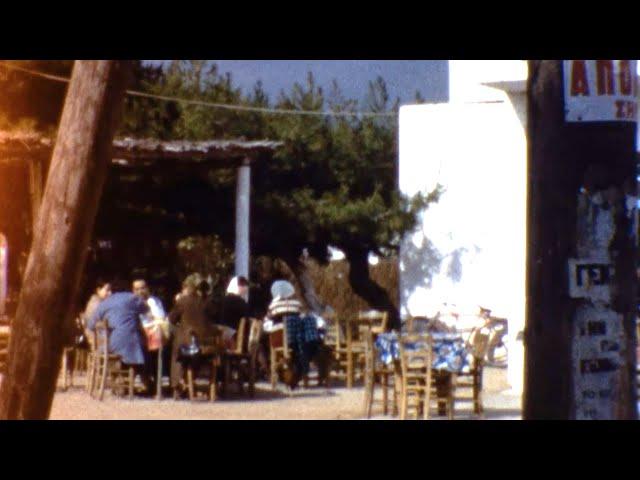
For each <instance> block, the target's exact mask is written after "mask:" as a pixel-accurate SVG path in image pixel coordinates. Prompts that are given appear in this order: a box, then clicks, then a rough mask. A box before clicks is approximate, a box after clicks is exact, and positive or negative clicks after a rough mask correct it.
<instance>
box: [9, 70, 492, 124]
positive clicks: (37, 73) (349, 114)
mask: <svg viewBox="0 0 640 480" xmlns="http://www.w3.org/2000/svg"><path fill="white" fill-rule="evenodd" d="M0 66H2V67H5V68H7V69H9V70H16V71H19V72H23V73H27V74H29V75H33V76H36V77H41V78H46V79H47V80H53V81H56V82H63V83H69V81H70V79H69V78H67V77H60V76H58V75H52V74H49V73H44V72H40V71H37V70H31V69H28V68H23V67H19V66H17V65H12V64H9V63H6V62H0ZM126 94H127V95H129V96H131V97H141V98H153V99H156V100H163V101H166V102H176V103H183V104H185V105H197V106H201V107H211V108H219V109H222V110H235V111H243V112H254V113H266V114H274V115H307V116H314V117H328V116H331V117H397V116H398V114H397V113H396V112H318V111H314V110H290V109H282V108H266V107H250V106H245V105H234V104H229V103H214V102H206V101H204V100H190V99H187V98H180V97H172V96H168V95H156V94H153V93H145V92H139V91H136V90H127V91H126ZM463 103H464V104H467V105H471V104H487V103H503V101H502V100H487V101H475V102H463Z"/></svg>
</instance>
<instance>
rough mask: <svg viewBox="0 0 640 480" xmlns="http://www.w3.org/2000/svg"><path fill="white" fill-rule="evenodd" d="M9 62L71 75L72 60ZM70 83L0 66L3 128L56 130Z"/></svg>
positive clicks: (42, 70)
mask: <svg viewBox="0 0 640 480" xmlns="http://www.w3.org/2000/svg"><path fill="white" fill-rule="evenodd" d="M5 63H8V64H10V65H15V66H18V67H22V68H26V69H31V70H37V71H41V72H44V73H48V74H52V75H58V76H61V77H69V76H71V69H72V67H73V60H9V61H5ZM66 90H67V84H66V83H62V82H56V81H52V80H48V79H45V78H40V77H34V76H32V75H30V74H28V73H24V72H20V71H17V70H10V69H7V68H5V67H1V66H0V112H2V117H3V120H2V121H1V122H0V123H2V124H3V125H2V126H1V127H2V128H7V129H10V130H14V129H18V128H33V129H37V130H40V131H44V132H49V133H50V132H52V131H54V130H55V128H56V126H57V123H58V121H59V118H60V112H61V111H62V104H63V103H64V96H65V94H66Z"/></svg>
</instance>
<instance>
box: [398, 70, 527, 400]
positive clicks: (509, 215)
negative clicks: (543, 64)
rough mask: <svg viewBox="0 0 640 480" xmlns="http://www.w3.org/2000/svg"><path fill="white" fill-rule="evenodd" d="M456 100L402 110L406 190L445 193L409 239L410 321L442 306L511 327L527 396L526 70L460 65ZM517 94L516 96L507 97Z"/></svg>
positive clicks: (512, 367)
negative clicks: (520, 337)
mask: <svg viewBox="0 0 640 480" xmlns="http://www.w3.org/2000/svg"><path fill="white" fill-rule="evenodd" d="M449 74H450V84H449V91H450V101H449V102H448V103H443V104H427V105H412V106H405V107H402V108H401V110H400V179H399V181H400V189H401V190H402V191H403V192H404V193H407V194H414V193H416V192H418V191H422V192H429V191H430V190H432V189H433V188H435V186H436V185H437V184H440V185H442V186H443V187H444V188H445V192H444V193H443V195H442V197H441V199H440V201H439V202H438V203H437V204H436V205H433V206H432V207H431V208H429V209H428V210H427V211H426V212H424V213H423V215H422V220H421V225H420V228H419V229H418V231H417V232H416V233H415V234H413V235H412V236H410V238H406V239H405V242H404V244H403V248H402V251H401V259H400V270H401V275H400V289H401V292H400V298H401V305H402V311H403V314H405V315H406V314H411V315H429V316H431V315H433V314H435V313H436V312H437V311H439V310H442V308H443V303H445V302H446V303H448V304H455V305H456V307H455V308H456V310H458V311H460V312H462V313H463V314H465V313H466V314H468V315H469V317H468V318H470V319H471V318H472V315H473V314H474V313H476V311H477V307H478V306H479V305H482V306H485V307H488V308H491V309H492V310H493V313H494V314H495V315H497V316H504V317H507V318H508V319H509V357H510V358H509V375H508V376H509V382H510V384H511V386H512V387H513V389H514V390H516V391H521V389H522V371H523V365H524V352H523V348H522V343H521V342H516V340H515V338H516V335H517V333H518V332H519V331H521V330H523V329H524V317H525V264H526V249H525V243H526V138H525V127H526V125H525V123H524V122H525V121H526V97H525V85H526V78H527V65H526V62H525V61H451V62H449ZM507 92H508V93H507Z"/></svg>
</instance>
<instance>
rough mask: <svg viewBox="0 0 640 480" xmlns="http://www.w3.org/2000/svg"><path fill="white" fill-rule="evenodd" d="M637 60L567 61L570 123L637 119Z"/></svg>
mask: <svg viewBox="0 0 640 480" xmlns="http://www.w3.org/2000/svg"><path fill="white" fill-rule="evenodd" d="M636 69H637V60H564V61H563V77H564V108H565V120H566V121H567V122H637V121H638V86H637V80H636Z"/></svg>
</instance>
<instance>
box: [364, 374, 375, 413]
mask: <svg viewBox="0 0 640 480" xmlns="http://www.w3.org/2000/svg"><path fill="white" fill-rule="evenodd" d="M373 388H374V387H373V382H372V380H371V378H370V377H369V375H368V374H367V377H366V379H365V385H364V415H365V416H366V417H367V418H371V411H372V408H373V394H374V392H373Z"/></svg>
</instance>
